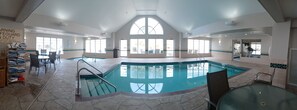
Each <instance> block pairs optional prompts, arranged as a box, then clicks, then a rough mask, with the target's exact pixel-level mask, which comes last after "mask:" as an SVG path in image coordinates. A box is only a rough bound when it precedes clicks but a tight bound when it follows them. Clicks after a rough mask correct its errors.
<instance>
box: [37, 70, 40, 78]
mask: <svg viewBox="0 0 297 110" xmlns="http://www.w3.org/2000/svg"><path fill="white" fill-rule="evenodd" d="M39 70H40V68H38V72H37V76H39Z"/></svg>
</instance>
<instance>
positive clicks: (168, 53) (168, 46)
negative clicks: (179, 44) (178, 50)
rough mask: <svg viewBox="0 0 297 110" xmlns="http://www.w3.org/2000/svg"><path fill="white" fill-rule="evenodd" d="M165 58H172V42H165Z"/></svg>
mask: <svg viewBox="0 0 297 110" xmlns="http://www.w3.org/2000/svg"><path fill="white" fill-rule="evenodd" d="M166 56H167V57H173V56H174V42H173V40H166Z"/></svg>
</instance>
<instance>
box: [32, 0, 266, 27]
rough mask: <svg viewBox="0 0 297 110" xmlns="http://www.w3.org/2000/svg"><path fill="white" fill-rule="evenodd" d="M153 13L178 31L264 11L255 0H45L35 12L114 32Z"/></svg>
mask: <svg viewBox="0 0 297 110" xmlns="http://www.w3.org/2000/svg"><path fill="white" fill-rule="evenodd" d="M146 12H147V13H148V14H156V15H157V16H159V17H160V18H161V19H163V20H164V21H165V22H167V23H168V24H169V25H171V26H172V27H173V28H175V29H177V31H180V32H189V31H191V30H193V29H195V28H197V27H200V26H203V25H206V24H209V23H213V22H217V21H219V20H227V19H236V17H238V16H243V15H249V14H255V13H261V12H265V10H264V8H263V7H262V6H261V5H260V3H259V2H258V1H257V0H45V1H44V2H43V3H42V4H41V5H40V6H39V7H38V8H37V9H36V10H35V11H34V13H35V14H38V15H45V16H50V17H54V18H59V19H62V20H65V21H72V22H76V23H78V24H82V25H86V26H89V27H93V28H97V29H99V30H101V31H102V32H115V31H117V30H118V29H119V28H121V27H122V26H123V25H124V24H126V23H127V22H129V21H130V20H131V19H132V18H134V17H135V16H137V14H145V13H146Z"/></svg>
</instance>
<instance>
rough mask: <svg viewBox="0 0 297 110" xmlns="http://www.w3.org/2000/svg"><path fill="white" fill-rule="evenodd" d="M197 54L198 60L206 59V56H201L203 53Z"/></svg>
mask: <svg viewBox="0 0 297 110" xmlns="http://www.w3.org/2000/svg"><path fill="white" fill-rule="evenodd" d="M196 55H197V57H196V60H197V61H198V59H199V60H205V58H204V57H203V56H201V55H199V54H196Z"/></svg>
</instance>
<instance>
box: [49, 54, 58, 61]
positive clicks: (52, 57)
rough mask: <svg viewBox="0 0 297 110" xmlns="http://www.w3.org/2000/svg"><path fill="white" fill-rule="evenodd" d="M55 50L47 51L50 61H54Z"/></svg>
mask: <svg viewBox="0 0 297 110" xmlns="http://www.w3.org/2000/svg"><path fill="white" fill-rule="evenodd" d="M56 55H57V54H56V52H49V60H50V62H51V63H55V61H56Z"/></svg>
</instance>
